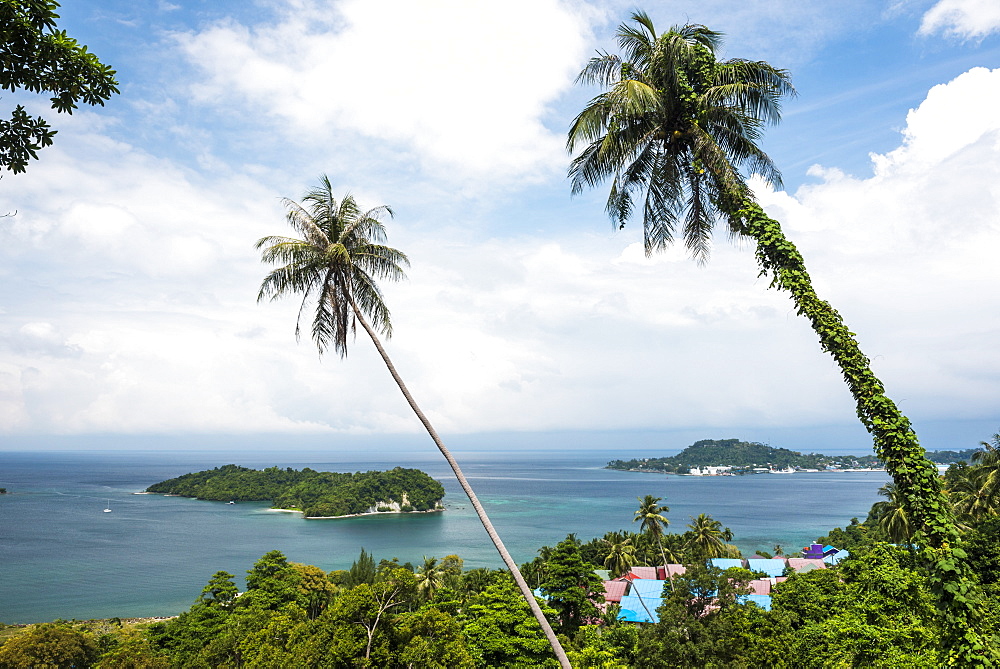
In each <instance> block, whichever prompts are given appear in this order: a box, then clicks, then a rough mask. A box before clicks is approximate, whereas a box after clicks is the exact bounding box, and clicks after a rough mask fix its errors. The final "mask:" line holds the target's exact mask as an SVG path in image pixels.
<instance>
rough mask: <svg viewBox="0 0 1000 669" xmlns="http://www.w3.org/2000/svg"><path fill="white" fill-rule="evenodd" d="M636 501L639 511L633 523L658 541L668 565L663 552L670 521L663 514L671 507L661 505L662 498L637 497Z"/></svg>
mask: <svg viewBox="0 0 1000 669" xmlns="http://www.w3.org/2000/svg"><path fill="white" fill-rule="evenodd" d="M636 499H637V500H639V510H638V511H636V512H635V518H633V519H632V522H633V523H639V529H640V530H642V531H643V532H645V533H646V534H648V535H649V536H651V537H654V538H655V539H656V543H657V545H658V546H659V547H660V557H662V558H663V564H667V556H666V554H664V552H663V530H664V529H665V528H666V527H667V526H668V525H670V521H669V520H667V517H666V516H664V515H663V514H664V513H666V512H667V511H670V507H669V506H666V505H665V504H663V505H661V504H660V500H662V499H663V498H662V497H653V496H652V495H646V496H645V497H636Z"/></svg>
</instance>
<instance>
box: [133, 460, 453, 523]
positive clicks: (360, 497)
mask: <svg viewBox="0 0 1000 669" xmlns="http://www.w3.org/2000/svg"><path fill="white" fill-rule="evenodd" d="M146 492H147V493H161V494H164V495H175V496H180V497H194V498H196V499H205V500H214V501H220V502H265V501H266V502H271V507H272V508H274V509H279V510H282V511H300V512H302V515H303V516H304V517H305V518H343V517H345V516H358V515H364V514H377V513H414V512H427V511H441V510H443V509H444V506H443V505H442V503H441V500H442V498H444V487H443V486H442V485H441V484H440V483H439V482H438V481H436V480H434V479H433V478H431V477H430V476H429V475H428V474H426V473H425V472H422V471H420V470H419V469H404V468H402V467H396V468H395V469H390V470H389V471H384V472H380V471H369V472H357V473H354V474H350V473H338V472H318V471H316V470H314V469H310V468H309V467H306V468H304V469H302V470H301V471H299V470H296V469H292V468H291V467H287V468H285V469H281V468H280V467H268V468H267V469H262V470H258V469H249V468H247V467H240V466H238V465H225V466H223V467H216V468H215V469H210V470H206V471H201V472H194V473H191V474H184V475H183V476H178V477H177V478H173V479H169V480H167V481H162V482H160V483H156V484H153V485H151V486H149V487H148V488H146Z"/></svg>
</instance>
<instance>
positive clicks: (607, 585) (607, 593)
mask: <svg viewBox="0 0 1000 669" xmlns="http://www.w3.org/2000/svg"><path fill="white" fill-rule="evenodd" d="M640 580H641V579H640ZM627 587H628V581H605V582H604V601H607V602H620V601H622V596H623V595H624V594H625V589H626V588H627Z"/></svg>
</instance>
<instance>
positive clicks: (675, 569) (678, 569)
mask: <svg viewBox="0 0 1000 669" xmlns="http://www.w3.org/2000/svg"><path fill="white" fill-rule="evenodd" d="M686 571H687V567H685V566H684V565H682V564H668V565H667V576H668V577H671V576H680V575H681V574H683V573H684V572H686Z"/></svg>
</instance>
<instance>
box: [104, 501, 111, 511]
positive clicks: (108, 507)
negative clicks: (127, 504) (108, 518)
mask: <svg viewBox="0 0 1000 669" xmlns="http://www.w3.org/2000/svg"><path fill="white" fill-rule="evenodd" d="M104 513H111V500H110V499H109V500H108V505H107V506H106V507H104Z"/></svg>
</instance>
